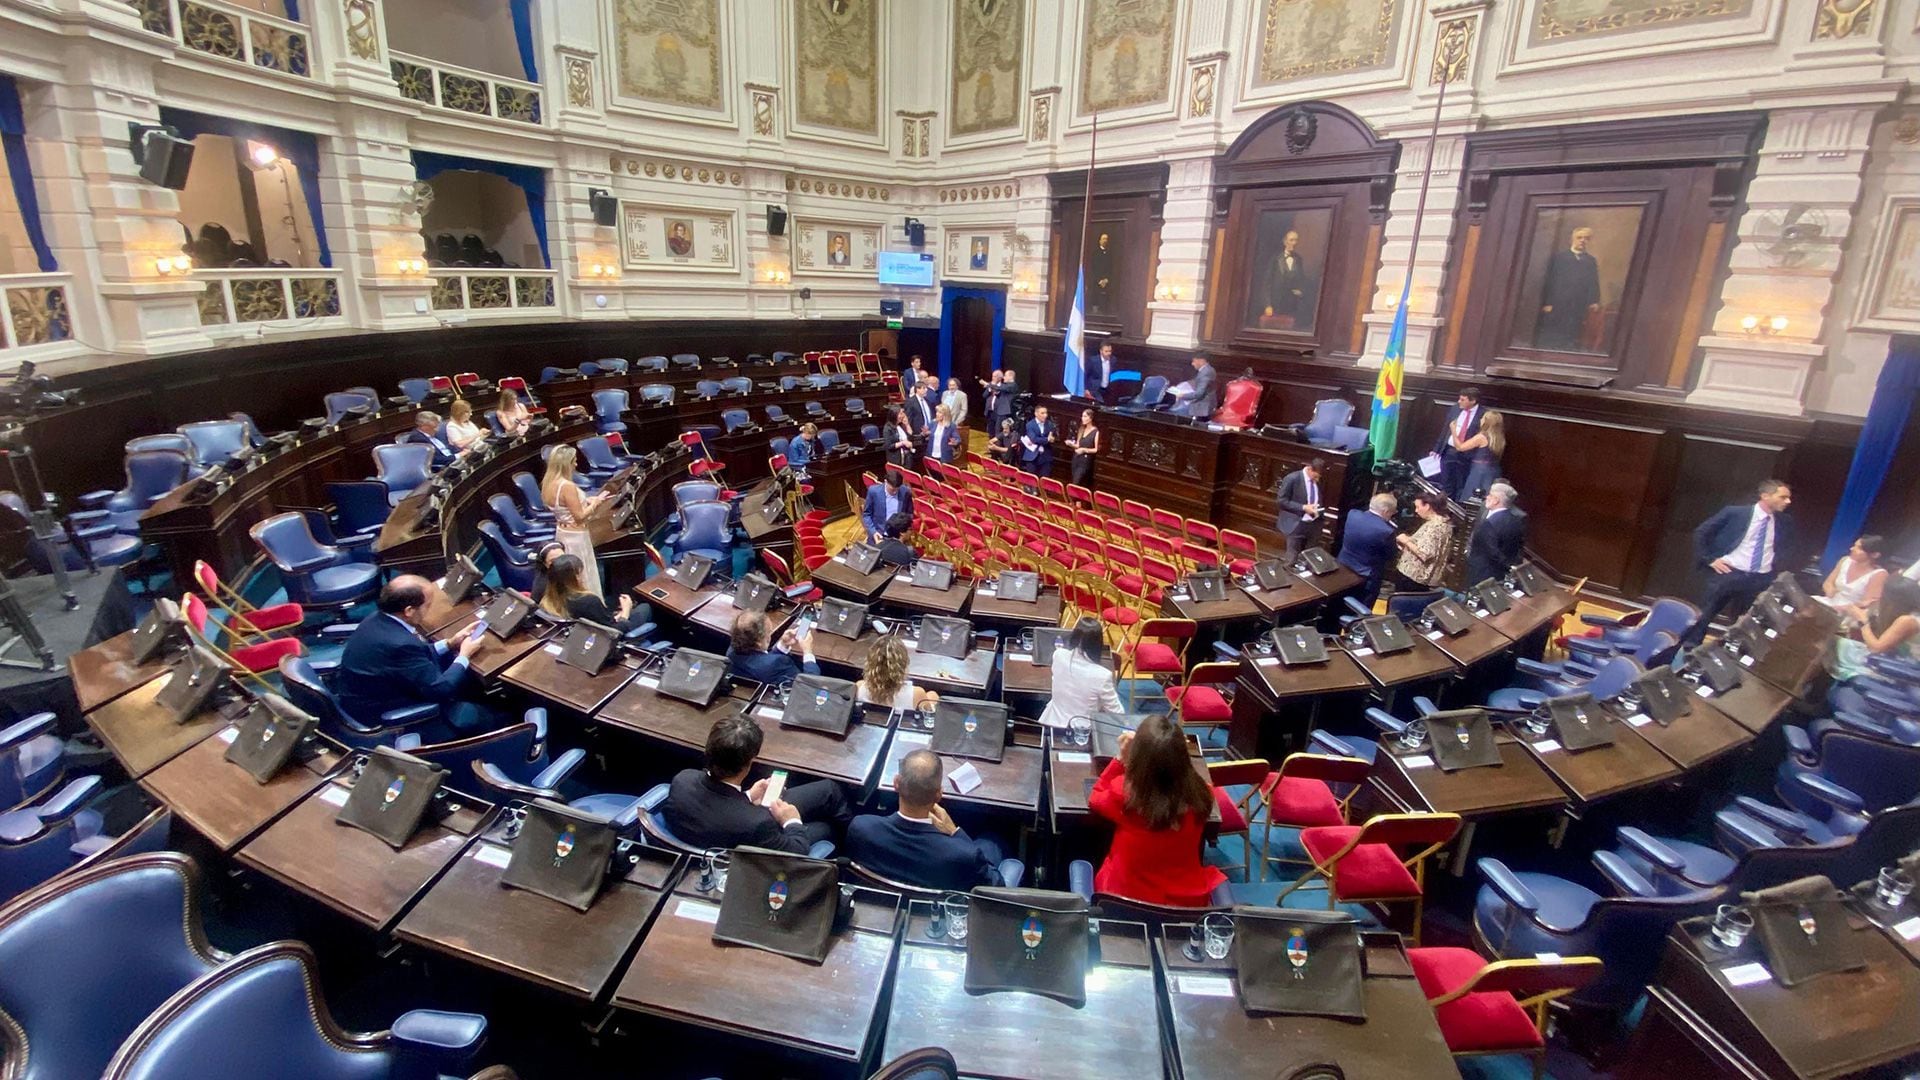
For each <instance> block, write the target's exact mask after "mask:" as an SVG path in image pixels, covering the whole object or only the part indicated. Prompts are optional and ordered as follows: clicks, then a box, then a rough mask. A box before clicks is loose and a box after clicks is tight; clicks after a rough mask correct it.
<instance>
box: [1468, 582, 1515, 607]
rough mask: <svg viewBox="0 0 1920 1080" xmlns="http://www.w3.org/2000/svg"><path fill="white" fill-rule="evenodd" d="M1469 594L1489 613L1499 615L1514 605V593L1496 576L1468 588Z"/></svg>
mask: <svg viewBox="0 0 1920 1080" xmlns="http://www.w3.org/2000/svg"><path fill="white" fill-rule="evenodd" d="M1467 595H1468V596H1469V597H1471V598H1472V599H1473V602H1474V603H1476V604H1478V605H1480V610H1482V611H1484V612H1486V613H1487V614H1489V615H1498V614H1500V613H1501V612H1503V611H1505V610H1507V609H1508V608H1511V607H1512V606H1513V594H1512V593H1510V592H1508V591H1507V587H1506V586H1505V585H1502V584H1500V582H1499V580H1498V579H1496V578H1488V579H1487V580H1485V581H1483V582H1481V583H1480V584H1478V585H1475V586H1474V587H1473V588H1471V589H1468V590H1467Z"/></svg>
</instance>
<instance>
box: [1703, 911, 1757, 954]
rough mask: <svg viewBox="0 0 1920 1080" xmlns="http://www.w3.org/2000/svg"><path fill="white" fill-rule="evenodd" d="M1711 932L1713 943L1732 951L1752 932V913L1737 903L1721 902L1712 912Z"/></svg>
mask: <svg viewBox="0 0 1920 1080" xmlns="http://www.w3.org/2000/svg"><path fill="white" fill-rule="evenodd" d="M1711 933H1712V935H1713V941H1714V943H1715V944H1717V945H1719V946H1720V947H1721V948H1723V949H1725V950H1727V951H1728V952H1732V951H1733V950H1735V949H1737V948H1739V947H1740V946H1741V945H1742V944H1744V943H1745V942H1746V940H1747V935H1748V934H1751V933H1753V915H1752V913H1751V912H1749V911H1747V909H1746V908H1743V907H1740V906H1738V905H1735V904H1721V905H1720V906H1719V908H1717V909H1716V910H1715V911H1714V913H1713V926H1712V927H1711Z"/></svg>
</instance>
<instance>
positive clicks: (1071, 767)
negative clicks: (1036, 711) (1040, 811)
mask: <svg viewBox="0 0 1920 1080" xmlns="http://www.w3.org/2000/svg"><path fill="white" fill-rule="evenodd" d="M1098 779H1100V767H1099V766H1098V765H1096V764H1094V760H1093V755H1092V754H1091V753H1089V752H1088V751H1086V750H1064V749H1062V748H1060V747H1059V746H1052V747H1049V748H1048V750H1047V827H1048V829H1049V830H1050V831H1052V832H1053V833H1055V834H1056V835H1057V834H1058V833H1059V832H1060V831H1061V824H1062V819H1063V818H1073V819H1076V820H1084V819H1085V818H1086V817H1087V816H1088V814H1089V813H1090V811H1089V810H1088V809H1087V795H1088V793H1089V792H1091V791H1092V790H1093V782H1094V781H1096V780H1098Z"/></svg>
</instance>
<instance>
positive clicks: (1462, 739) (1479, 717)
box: [1425, 709, 1501, 772]
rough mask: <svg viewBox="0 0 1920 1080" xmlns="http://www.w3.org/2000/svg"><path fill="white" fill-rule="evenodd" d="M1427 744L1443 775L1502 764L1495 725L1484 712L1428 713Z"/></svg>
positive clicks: (1476, 710)
mask: <svg viewBox="0 0 1920 1080" xmlns="http://www.w3.org/2000/svg"><path fill="white" fill-rule="evenodd" d="M1425 720H1426V724H1427V744H1428V746H1430V747H1431V748H1432V750H1433V760H1434V764H1436V765H1438V766H1440V768H1441V770H1442V771H1443V772H1458V771H1460V770H1461V769H1477V768H1479V767H1481V766H1483V765H1498V764H1500V763H1501V762H1500V748H1499V747H1498V746H1495V745H1494V742H1493V722H1492V721H1491V720H1490V719H1488V717H1487V710H1485V709H1451V710H1448V711H1446V712H1436V713H1428V714H1427V715H1426V717H1425Z"/></svg>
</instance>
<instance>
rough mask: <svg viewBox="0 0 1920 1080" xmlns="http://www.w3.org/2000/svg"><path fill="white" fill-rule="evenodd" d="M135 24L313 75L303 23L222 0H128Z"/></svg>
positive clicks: (207, 49)
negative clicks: (135, 17)
mask: <svg viewBox="0 0 1920 1080" xmlns="http://www.w3.org/2000/svg"><path fill="white" fill-rule="evenodd" d="M127 4H128V6H130V7H132V8H133V10H134V11H135V12H136V13H138V14H139V16H140V24H141V25H142V26H144V27H146V28H147V29H148V30H151V31H152V32H154V33H156V34H163V35H165V36H167V37H170V38H172V39H173V40H175V41H177V42H179V43H180V44H182V45H185V46H186V47H187V48H189V49H192V50H194V51H195V52H199V53H205V54H206V55H208V56H217V57H220V58H221V59H223V60H232V61H235V62H238V63H242V64H249V65H251V66H253V67H257V68H265V69H267V70H268V71H282V72H285V73H287V74H289V75H298V76H300V77H301V78H310V77H312V75H313V52H312V50H311V48H310V46H311V44H312V38H311V35H310V34H309V33H308V31H307V28H306V26H305V25H304V24H301V23H297V22H294V21H292V20H290V19H282V18H280V17H279V16H276V15H263V14H261V13H260V12H258V11H248V10H247V9H246V8H243V7H237V6H235V5H233V4H227V3H222V2H221V0H127Z"/></svg>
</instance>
